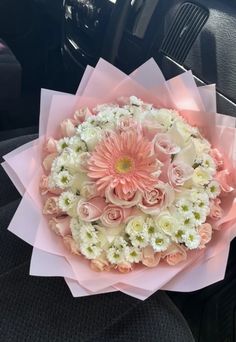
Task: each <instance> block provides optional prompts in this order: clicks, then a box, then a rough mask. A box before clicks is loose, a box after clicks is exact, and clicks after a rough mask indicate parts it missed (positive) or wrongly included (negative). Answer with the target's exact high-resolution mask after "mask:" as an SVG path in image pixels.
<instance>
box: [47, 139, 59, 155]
mask: <svg viewBox="0 0 236 342" xmlns="http://www.w3.org/2000/svg"><path fill="white" fill-rule="evenodd" d="M45 150H46V151H47V152H48V153H55V152H57V141H56V140H55V139H53V138H49V139H48V140H47V142H46V145H45Z"/></svg>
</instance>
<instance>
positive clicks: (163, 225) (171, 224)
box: [155, 211, 177, 235]
mask: <svg viewBox="0 0 236 342" xmlns="http://www.w3.org/2000/svg"><path fill="white" fill-rule="evenodd" d="M155 224H156V225H157V227H158V228H160V229H161V230H162V231H163V232H164V233H165V234H167V235H172V234H173V233H174V231H175V229H176V226H177V220H176V218H175V217H173V216H171V215H170V213H169V212H168V211H165V212H163V213H161V214H160V215H159V216H157V217H156V218H155Z"/></svg>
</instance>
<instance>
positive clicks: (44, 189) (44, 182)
mask: <svg viewBox="0 0 236 342" xmlns="http://www.w3.org/2000/svg"><path fill="white" fill-rule="evenodd" d="M39 190H40V192H41V195H46V194H47V193H48V192H50V193H51V194H54V195H60V194H61V193H62V191H63V190H61V189H56V188H49V186H48V177H47V176H45V175H42V177H41V179H40V181H39Z"/></svg>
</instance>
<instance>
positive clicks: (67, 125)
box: [60, 119, 75, 137]
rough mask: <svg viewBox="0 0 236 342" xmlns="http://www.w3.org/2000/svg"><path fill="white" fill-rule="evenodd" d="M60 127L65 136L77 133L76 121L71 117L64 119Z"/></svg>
mask: <svg viewBox="0 0 236 342" xmlns="http://www.w3.org/2000/svg"><path fill="white" fill-rule="evenodd" d="M60 127H61V134H62V135H63V137H72V136H73V135H74V134H75V125H74V122H73V121H72V120H70V119H66V120H64V121H62V123H61V124H60Z"/></svg>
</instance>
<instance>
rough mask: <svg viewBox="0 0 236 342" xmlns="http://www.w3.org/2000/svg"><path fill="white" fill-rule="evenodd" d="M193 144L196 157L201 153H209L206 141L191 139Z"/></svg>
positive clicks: (208, 145) (209, 146)
mask: <svg viewBox="0 0 236 342" xmlns="http://www.w3.org/2000/svg"><path fill="white" fill-rule="evenodd" d="M193 143H194V147H195V150H196V154H197V156H200V157H201V155H202V153H208V152H209V151H210V148H211V145H210V144H209V142H208V141H207V140H206V139H202V138H201V139H200V138H193Z"/></svg>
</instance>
